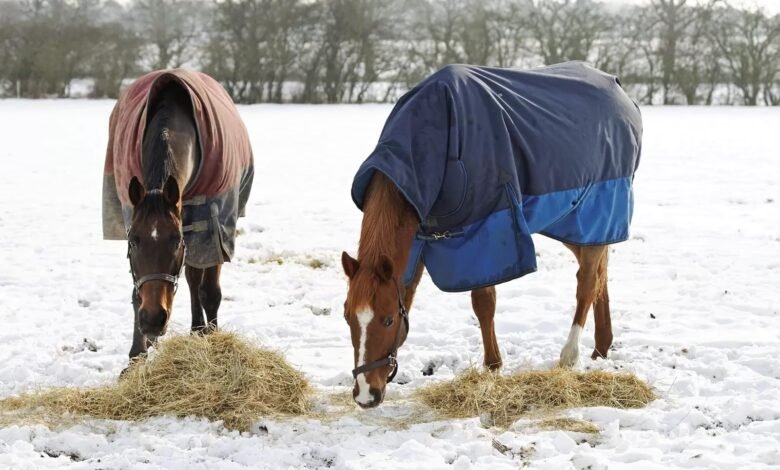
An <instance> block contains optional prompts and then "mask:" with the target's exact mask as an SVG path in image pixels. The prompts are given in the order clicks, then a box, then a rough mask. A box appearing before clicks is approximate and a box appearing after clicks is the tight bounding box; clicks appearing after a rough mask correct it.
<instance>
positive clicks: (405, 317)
mask: <svg viewBox="0 0 780 470" xmlns="http://www.w3.org/2000/svg"><path fill="white" fill-rule="evenodd" d="M395 288H396V291H397V292H398V315H399V316H400V317H401V322H402V324H403V328H404V330H405V331H404V334H403V335H401V325H399V326H398V330H397V331H396V334H395V341H394V343H393V349H392V350H391V351H390V354H388V355H387V357H385V358H383V359H378V360H376V361H372V362H369V363H368V364H363V365H362V366H360V367H356V368H355V369H352V377H354V378H357V376H358V375H360V374H362V373H365V372H368V371H370V370H373V369H379V368H380V367H386V366H390V367H392V368H393V370H392V372H390V375H389V376H388V377H387V382H388V383H390V382H392V381H393V379H394V378H395V375H396V373H398V359H397V357H398V348H399V347H400V346H401V340H402V338H404V337H405V336H406V335H408V334H409V312H407V311H406V306H404V296H403V293H402V292H401V286H400V284H399V283H398V281H396V284H395Z"/></svg>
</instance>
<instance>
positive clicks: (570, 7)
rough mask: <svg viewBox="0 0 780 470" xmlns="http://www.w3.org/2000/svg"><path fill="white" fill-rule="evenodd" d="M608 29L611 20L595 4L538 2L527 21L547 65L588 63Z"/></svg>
mask: <svg viewBox="0 0 780 470" xmlns="http://www.w3.org/2000/svg"><path fill="white" fill-rule="evenodd" d="M608 26H609V22H608V17H607V16H606V15H605V14H603V12H602V11H601V10H600V9H599V8H598V4H596V3H595V2H593V1H592V0H576V1H572V0H538V1H537V3H536V4H535V6H534V8H533V9H532V10H531V13H530V15H529V17H528V28H529V30H530V31H531V33H532V35H533V38H534V40H535V41H536V47H537V48H536V52H537V53H538V54H539V56H540V57H541V59H542V60H543V61H544V63H545V64H555V63H558V62H563V61H566V60H584V61H586V60H588V59H589V58H590V54H591V52H592V51H593V49H594V46H595V44H596V42H597V41H598V39H599V37H600V36H602V35H603V34H604V33H605V32H606V31H607V29H608Z"/></svg>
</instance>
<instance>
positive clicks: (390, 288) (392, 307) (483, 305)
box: [341, 172, 612, 408]
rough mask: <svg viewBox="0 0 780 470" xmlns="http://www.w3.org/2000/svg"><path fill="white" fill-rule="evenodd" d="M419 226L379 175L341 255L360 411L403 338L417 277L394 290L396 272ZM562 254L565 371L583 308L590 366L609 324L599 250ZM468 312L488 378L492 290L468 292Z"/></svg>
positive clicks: (494, 359)
mask: <svg viewBox="0 0 780 470" xmlns="http://www.w3.org/2000/svg"><path fill="white" fill-rule="evenodd" d="M419 223H420V222H419V220H418V218H417V214H416V213H415V211H414V209H413V208H412V207H411V206H410V205H409V203H408V202H407V201H406V200H405V199H404V197H403V196H402V195H401V193H400V192H399V191H398V188H397V187H396V186H395V185H394V184H393V183H392V182H391V181H390V180H389V179H388V178H387V177H386V176H385V175H383V174H382V173H379V172H377V173H375V175H374V177H373V178H372V181H371V184H370V185H369V188H368V190H367V193H366V200H365V203H364V207H363V222H362V226H361V230H360V244H359V246H358V257H357V259H354V258H352V257H351V256H350V255H349V254H347V252H343V253H342V254H341V263H342V266H343V268H344V273H345V274H346V275H347V277H348V278H349V291H348V294H347V301H346V303H345V306H344V307H345V310H344V317H345V319H346V320H347V323H348V324H349V328H350V332H351V336H352V345H353V346H354V351H355V357H354V359H355V365H356V366H355V367H356V369H355V371H354V372H355V374H354V375H355V379H356V381H355V386H354V388H353V391H352V395H353V397H354V399H355V401H356V402H357V403H358V404H359V405H360V406H361V407H364V408H371V407H374V406H377V405H379V404H380V403H381V402H382V400H383V399H384V393H385V387H386V385H387V382H388V381H389V380H392V378H393V377H394V376H395V372H396V370H397V367H398V364H397V362H396V355H397V351H398V348H399V347H400V346H401V345H403V343H404V341H405V340H406V336H407V334H408V333H409V320H408V317H407V315H408V313H407V312H408V311H409V310H411V308H412V302H413V301H414V294H415V291H416V290H417V285H418V284H419V282H420V278H421V277H422V273H423V269H424V267H423V264H422V262H420V263H419V264H418V265H417V268H416V270H415V274H414V279H413V280H412V282H411V283H410V284H408V285H406V286H403V284H402V274H403V269H404V266H405V265H406V262H407V260H408V259H409V254H410V251H411V248H412V240H413V239H414V236H415V233H416V231H417V227H418V225H419ZM564 245H565V246H566V247H567V248H568V249H570V250H571V251H572V252H573V253H574V256H575V257H576V258H577V262H578V263H579V270H578V271H577V307H576V309H575V312H574V322H573V324H572V326H571V330H570V332H569V338H568V340H567V341H566V344H565V345H564V347H563V349H562V350H561V357H560V365H561V366H564V367H572V366H574V365H575V364H576V362H577V360H578V358H579V353H580V346H579V339H580V333H581V332H582V329H583V328H584V327H585V320H586V319H587V317H588V311H589V310H590V307H591V305H593V306H594V313H595V318H596V333H595V338H596V347H595V349H594V350H593V353H592V354H591V358H592V359H596V358H599V357H603V358H606V357H607V353H608V351H609V348H610V347H611V346H612V321H611V319H610V314H609V294H608V293H607V253H608V250H607V248H608V247H607V245H601V246H574V245H569V244H564ZM471 306H472V308H473V310H474V314H475V315H476V316H477V320H479V327H480V330H481V331H482V345H483V347H484V353H485V356H484V365H485V367H487V368H488V369H490V370H497V369H499V368H500V367H501V364H502V362H501V353H500V352H499V350H498V341H497V340H496V330H495V326H494V322H493V317H494V315H495V313H496V288H495V287H494V286H488V287H482V288H479V289H474V290H472V291H471Z"/></svg>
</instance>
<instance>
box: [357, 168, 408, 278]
mask: <svg viewBox="0 0 780 470" xmlns="http://www.w3.org/2000/svg"><path fill="white" fill-rule="evenodd" d="M417 225H418V221H417V214H416V213H415V212H414V209H413V208H412V206H411V205H409V203H408V202H407V201H406V200H405V199H404V197H403V196H402V195H401V193H400V192H399V191H398V188H396V187H395V185H394V184H393V183H392V181H390V180H389V179H388V178H387V177H386V176H384V175H383V174H381V173H379V172H377V173H375V176H374V177H373V178H372V181H371V183H370V184H369V187H368V190H367V191H366V197H365V201H364V204H363V224H362V226H361V231H360V245H359V247H358V261H359V262H360V264H361V265H363V266H377V265H378V261H379V258H380V256H382V255H385V256H388V257H389V258H390V259H391V260H392V261H393V266H394V267H395V270H394V271H395V276H396V277H397V278H400V277H401V275H402V274H403V271H404V269H406V263H407V261H408V259H409V252H410V251H411V249H412V242H413V241H414V235H415V233H416V231H417Z"/></svg>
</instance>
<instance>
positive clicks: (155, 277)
mask: <svg viewBox="0 0 780 470" xmlns="http://www.w3.org/2000/svg"><path fill="white" fill-rule="evenodd" d="M127 234H128V240H127V259H128V260H129V261H130V274H131V275H132V276H133V288H134V289H135V293H136V294H138V293H139V292H141V286H143V285H144V284H146V283H147V282H149V281H165V282H169V283H171V284H173V293H174V294H175V293H176V291H177V290H178V288H179V276H180V275H181V270H182V268H183V267H184V256H182V258H181V264H179V269H178V270H177V271H176V274H175V275H173V274H168V273H154V274H146V275H145V276H141V277H140V278H139V277H138V276H137V275H136V272H135V267H134V266H133V258H132V254H133V245H132V244H131V243H130V240H129V238H130V237H129V235H130V230H128V231H127ZM183 244H184V239H183V238H182V241H181V242H180V243H179V246H178V247H176V251H178V250H179V248H180V247H181V246H182V245H183ZM185 250H186V247H185ZM185 256H186V251H185Z"/></svg>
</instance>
